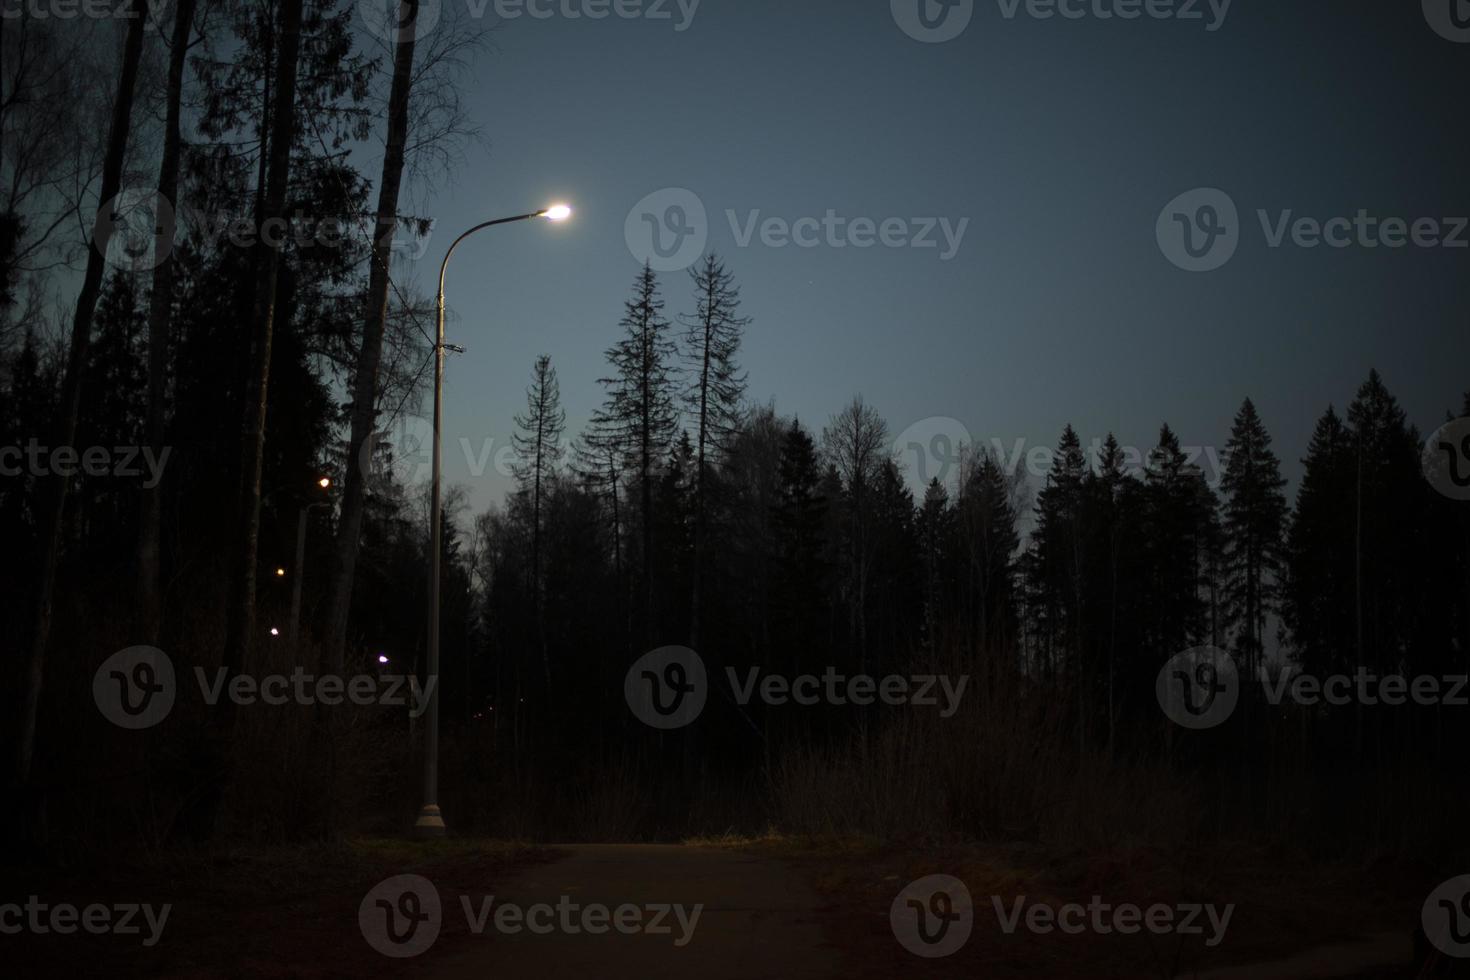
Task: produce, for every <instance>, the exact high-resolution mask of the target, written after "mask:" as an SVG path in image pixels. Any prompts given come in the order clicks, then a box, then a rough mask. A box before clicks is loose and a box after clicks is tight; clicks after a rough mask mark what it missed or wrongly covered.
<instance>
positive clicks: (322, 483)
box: [316, 477, 332, 490]
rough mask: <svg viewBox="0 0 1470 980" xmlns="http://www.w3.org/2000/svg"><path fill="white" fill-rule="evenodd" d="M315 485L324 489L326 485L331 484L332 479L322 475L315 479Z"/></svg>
mask: <svg viewBox="0 0 1470 980" xmlns="http://www.w3.org/2000/svg"><path fill="white" fill-rule="evenodd" d="M316 485H317V486H319V487H321V488H322V489H323V490H325V489H327V487H330V486H331V485H332V481H331V480H329V479H327V478H326V477H322V478H321V479H320V480H318V481H316Z"/></svg>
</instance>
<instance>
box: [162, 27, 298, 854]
mask: <svg viewBox="0 0 1470 980" xmlns="http://www.w3.org/2000/svg"><path fill="white" fill-rule="evenodd" d="M302 6H303V0H283V2H282V4H281V8H280V10H281V21H280V25H279V28H278V32H279V39H280V47H279V51H278V55H277V60H276V66H275V84H274V87H275V93H276V95H275V105H274V108H273V110H272V119H271V136H270V146H269V162H268V163H267V169H266V184H265V200H264V201H263V202H262V205H261V208H260V212H261V214H262V215H263V216H264V217H263V220H262V222H261V225H260V229H261V231H260V233H259V234H258V235H257V240H258V245H257V253H256V256H257V263H256V269H257V280H256V289H255V306H254V310H253V315H252V317H251V324H252V333H253V341H254V343H253V351H252V359H251V362H250V376H249V379H248V384H247V387H246V390H245V417H244V420H243V421H244V424H243V436H242V438H241V441H240V464H239V465H240V472H239V478H240V486H239V498H238V503H237V511H236V520H237V527H236V541H235V553H234V555H233V561H234V564H233V567H232V569H231V574H230V593H229V598H228V600H227V604H226V610H225V648H224V658H223V664H222V666H223V668H224V672H225V676H226V678H227V679H233V677H234V676H235V675H237V674H240V673H241V672H242V671H243V670H244V669H245V666H246V663H247V661H248V659H249V655H250V650H251V645H252V643H253V641H254V639H255V636H254V634H255V584H256V583H255V572H256V568H255V566H256V561H257V556H258V550H259V544H260V476H261V469H262V466H263V464H264V456H265V416H266V406H267V404H268V403H269V398H270V365H271V343H272V340H273V337H274V332H275V318H276V288H277V283H278V280H279V277H280V265H281V253H280V247H281V244H282V243H279V242H278V243H277V245H276V246H272V245H270V244H268V243H267V242H266V237H267V236H266V235H265V234H264V230H265V229H266V228H269V227H284V216H285V211H286V184H287V181H288V179H289V177H290V168H291V143H292V136H293V131H294V130H295V119H296V113H295V105H294V102H295V99H296V68H297V61H298V58H299V54H300V51H301V18H302ZM226 682H227V683H228V680H227V681H226ZM217 710H218V712H219V723H218V726H217V727H216V728H215V729H214V730H213V731H212V732H211V733H210V736H211V741H210V742H209V743H208V744H206V745H205V746H204V750H205V757H206V760H207V762H208V768H207V775H206V777H205V783H204V785H203V786H201V788H200V797H199V805H198V809H197V811H196V812H194V813H193V814H190V815H189V818H188V819H186V821H185V824H186V826H185V827H184V828H183V829H184V832H185V833H186V834H191V835H195V836H200V837H207V836H209V835H211V834H212V833H213V831H214V822H215V818H216V817H217V815H218V812H219V805H220V803H221V801H222V800H223V797H224V790H225V787H226V785H227V784H228V782H229V779H230V772H231V768H232V765H233V759H232V746H231V743H232V741H233V736H234V727H235V704H234V701H233V700H231V699H230V698H222V699H220V703H219V707H218V709H217Z"/></svg>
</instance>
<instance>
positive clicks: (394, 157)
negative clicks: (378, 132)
mask: <svg viewBox="0 0 1470 980" xmlns="http://www.w3.org/2000/svg"><path fill="white" fill-rule="evenodd" d="M418 11H419V0H402V7H401V14H400V20H399V23H400V24H401V25H407V26H404V27H402V28H401V29H400V31H399V34H398V45H397V48H396V50H395V51H394V54H393V83H392V88H391V90H390V92H389V95H388V130H387V135H386V142H385V146H384V152H383V174H382V179H381V180H380V181H379V183H378V217H377V224H376V229H375V233H374V235H373V249H372V265H371V267H370V270H369V272H368V303H367V316H366V317H365V318H364V321H363V327H362V346H361V348H360V349H359V350H358V354H357V367H356V374H355V377H354V379H353V391H352V433H351V436H350V438H349V442H348V446H347V471H346V475H345V478H344V481H343V486H342V516H341V520H340V523H339V525H338V531H337V553H336V558H335V561H334V563H333V566H332V585H331V591H330V599H329V601H328V606H327V623H326V627H327V628H326V637H325V639H326V656H327V658H328V659H329V660H330V661H331V664H332V667H333V669H334V670H336V671H338V672H340V671H341V669H342V667H343V660H344V653H345V649H346V644H347V620H348V616H349V615H350V613H351V610H352V584H353V580H354V578H355V576H356V572H357V554H358V548H359V547H360V546H361V543H362V515H363V506H364V503H365V500H366V497H367V487H366V481H367V472H366V471H367V467H366V466H365V465H364V464H365V463H366V462H368V461H366V460H364V459H363V458H362V457H363V455H364V453H365V452H371V451H372V450H371V446H370V445H369V440H370V439H371V438H372V434H373V428H374V426H375V425H376V424H377V415H378V413H377V398H378V370H379V367H380V366H381V364H382V360H383V329H384V324H385V323H386V322H387V319H388V290H389V287H390V285H391V279H390V274H391V272H392V270H391V268H390V266H389V262H390V261H391V259H392V254H393V252H392V245H393V232H394V229H395V228H396V227H397V225H398V195H399V188H400V185H401V184H402V182H403V153H404V146H405V144H406V143H407V142H408V97H409V89H410V87H411V86H412V84H413V56H414V47H415V39H416V35H417V23H418Z"/></svg>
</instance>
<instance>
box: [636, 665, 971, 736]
mask: <svg viewBox="0 0 1470 980" xmlns="http://www.w3.org/2000/svg"><path fill="white" fill-rule="evenodd" d="M707 676H708V675H707V672H706V670H705V666H704V660H703V658H701V657H700V656H699V654H697V653H695V652H694V651H693V650H691V649H689V648H688V647H680V646H668V647H660V648H659V649H657V650H652V651H650V652H648V653H646V654H644V655H643V656H641V657H639V658H638V659H637V660H636V661H635V662H634V663H633V665H632V666H631V667H629V668H628V673H627V675H626V676H625V677H624V679H623V695H624V697H625V699H626V700H627V702H628V708H629V709H630V710H631V711H632V712H633V714H634V715H635V716H636V717H637V718H638V719H639V720H640V721H642V722H643V723H644V724H647V725H649V726H651V727H653V728H659V729H664V730H668V729H673V728H682V727H684V726H685V725H689V724H691V723H693V722H694V720H695V719H697V718H698V717H699V715H700V712H702V711H703V710H704V705H705V702H706V700H707V699H708V697H709V684H708V681H707ZM725 679H726V682H727V683H728V684H729V687H730V694H731V696H732V697H733V699H734V701H735V703H736V704H739V705H741V706H744V705H748V704H749V703H750V702H751V701H752V700H754V699H756V698H759V699H760V700H761V701H762V702H763V703H765V704H767V705H770V706H772V707H782V706H786V705H791V704H795V705H799V706H803V707H811V706H814V705H818V704H831V705H839V706H840V705H849V704H851V705H857V706H859V707H866V706H868V705H872V704H884V705H888V706H890V707H899V706H904V705H908V706H912V707H919V708H939V709H940V710H939V715H940V717H941V718H950V717H953V716H954V714H955V712H956V711H958V710H959V706H960V701H961V700H962V699H963V698H964V696H965V688H966V687H967V686H968V685H969V682H970V678H969V676H968V675H961V676H960V677H959V678H958V679H955V678H951V677H949V676H948V675H942V674H915V675H913V676H903V675H898V674H892V675H888V676H885V677H881V678H880V677H874V676H872V675H869V674H845V673H842V672H840V671H838V670H837V668H836V667H828V668H826V670H825V671H824V672H823V673H822V674H820V675H817V674H802V675H800V676H797V677H788V676H785V675H782V674H774V673H767V674H765V675H764V676H762V672H761V668H759V667H748V668H746V669H745V670H744V671H743V677H742V671H741V670H739V669H737V668H735V667H726V668H725Z"/></svg>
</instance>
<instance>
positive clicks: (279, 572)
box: [276, 568, 286, 578]
mask: <svg viewBox="0 0 1470 980" xmlns="http://www.w3.org/2000/svg"><path fill="white" fill-rule="evenodd" d="M285 577H286V570H285V569H284V568H278V569H276V578H285Z"/></svg>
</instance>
